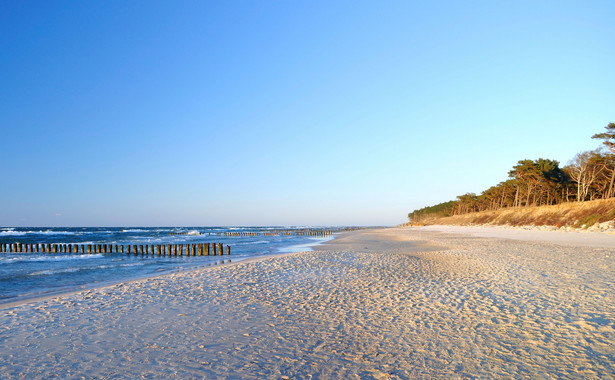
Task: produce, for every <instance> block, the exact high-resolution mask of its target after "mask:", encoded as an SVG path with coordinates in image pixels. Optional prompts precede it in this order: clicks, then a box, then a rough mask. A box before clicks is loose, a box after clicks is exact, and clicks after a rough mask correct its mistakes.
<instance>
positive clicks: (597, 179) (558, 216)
mask: <svg viewBox="0 0 615 380" xmlns="http://www.w3.org/2000/svg"><path fill="white" fill-rule="evenodd" d="M604 128H605V132H603V133H597V134H595V135H593V136H592V138H593V139H596V140H599V141H601V144H600V146H599V147H597V148H596V149H594V150H590V151H584V152H580V153H578V154H576V155H575V156H574V157H573V158H572V159H571V160H570V161H569V162H568V163H567V164H566V166H564V167H560V163H559V162H558V161H556V160H551V159H543V158H539V159H536V160H530V159H524V160H519V161H518V162H517V164H516V165H514V166H513V167H512V169H511V170H510V171H509V172H508V179H507V180H506V181H503V182H500V183H499V184H497V185H495V186H492V187H490V188H488V189H487V190H485V191H483V192H482V193H481V194H478V195H477V194H475V193H466V194H463V195H459V196H457V199H456V200H452V201H448V202H444V203H440V204H437V205H434V206H429V207H424V208H422V209H418V210H414V211H412V212H411V213H409V214H408V219H409V223H410V224H421V223H434V222H435V221H436V220H438V221H439V222H445V221H444V220H442V218H450V217H456V220H457V221H458V222H460V221H461V220H465V221H466V222H465V223H493V224H511V225H521V224H535V225H542V224H548V225H557V226H563V225H566V226H573V225H574V226H590V225H594V224H595V223H600V222H604V221H606V220H614V219H615V200H614V199H612V198H613V197H614V195H615V123H609V124H608V125H607V126H606V127H604ZM598 200H610V202H594V201H598ZM586 202H593V203H591V205H596V207H593V206H592V207H590V206H589V204H585V203H586ZM573 203H583V204H585V205H584V206H574V205H573ZM541 206H562V207H560V208H559V209H561V210H564V209H572V208H575V209H577V211H578V212H577V213H573V214H574V215H575V216H574V217H573V214H570V213H569V212H556V211H555V210H556V209H555V208H552V207H551V208H545V209H544V210H551V211H544V212H542V211H541V212H539V213H538V214H540V215H542V216H540V217H537V218H534V219H532V218H531V217H529V215H532V214H534V213H535V210H537V209H538V208H540V207H541ZM564 206H565V207H564ZM530 209H531V210H533V211H529V210H530ZM504 210H508V211H506V212H503V211H504ZM561 210H560V211H561ZM464 215H472V216H471V217H463V218H462V217H461V216H464ZM502 215H508V216H507V217H502ZM512 215H517V216H515V217H513V216H512ZM547 215H550V216H548V217H547ZM585 219H587V220H585ZM594 219H595V220H594ZM447 221H448V222H450V223H452V224H457V223H454V222H453V219H450V220H449V219H447Z"/></svg>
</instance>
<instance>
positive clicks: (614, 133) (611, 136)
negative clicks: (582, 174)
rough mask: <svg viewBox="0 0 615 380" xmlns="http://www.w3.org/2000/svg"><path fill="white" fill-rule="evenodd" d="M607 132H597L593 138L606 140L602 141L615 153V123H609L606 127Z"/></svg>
mask: <svg viewBox="0 0 615 380" xmlns="http://www.w3.org/2000/svg"><path fill="white" fill-rule="evenodd" d="M604 129H606V132H603V133H596V134H595V135H593V136H592V139H600V140H604V141H603V142H602V143H603V144H604V145H606V146H607V147H608V148H609V149H610V150H611V152H613V153H615V123H609V125H607V126H606V127H604Z"/></svg>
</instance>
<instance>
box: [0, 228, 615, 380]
mask: <svg viewBox="0 0 615 380" xmlns="http://www.w3.org/2000/svg"><path fill="white" fill-rule="evenodd" d="M613 238H615V237H613ZM526 240H527V239H526ZM526 240H511V239H501V238H495V237H477V236H473V235H470V234H468V233H464V232H457V233H453V231H447V230H445V229H441V230H439V231H429V230H421V229H383V230H363V231H355V232H350V233H344V234H342V235H341V236H340V237H339V238H337V239H336V240H334V241H332V242H330V243H329V244H326V245H323V246H319V247H318V249H319V251H315V252H305V253H295V254H290V255H285V256H279V257H269V258H264V259H259V260H254V261H250V262H240V263H236V264H231V265H227V266H220V267H212V268H204V269H200V270H196V271H192V272H183V273H174V274H171V275H166V276H162V277H157V278H152V279H144V280H138V281H133V282H129V283H123V284H118V285H113V286H109V287H105V288H100V289H92V290H88V291H84V292H80V293H74V294H69V295H65V296H61V297H55V298H51V299H45V300H38V301H35V302H30V303H25V304H22V305H16V306H12V307H6V308H4V309H2V310H0V378H50V377H58V378H81V377H84V378H167V377H174V378H248V379H249V378H254V379H262V378H311V377H315V378H353V377H355V378H376V379H385V378H433V377H437V378H521V377H528V378H551V377H553V378H614V377H615V349H613V347H615V296H614V294H615V292H614V291H613V289H615V287H614V286H615V261H614V257H615V252H614V250H613V248H612V247H611V246H609V245H608V244H607V243H605V244H602V245H598V246H584V245H583V244H581V245H579V244H560V243H559V242H558V241H557V239H551V241H526ZM547 240H548V239H547Z"/></svg>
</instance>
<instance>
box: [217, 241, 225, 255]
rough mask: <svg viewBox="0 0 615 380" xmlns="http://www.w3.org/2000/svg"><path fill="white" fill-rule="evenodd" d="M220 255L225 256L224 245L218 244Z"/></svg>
mask: <svg viewBox="0 0 615 380" xmlns="http://www.w3.org/2000/svg"><path fill="white" fill-rule="evenodd" d="M218 255H220V256H222V255H224V246H223V245H222V243H218Z"/></svg>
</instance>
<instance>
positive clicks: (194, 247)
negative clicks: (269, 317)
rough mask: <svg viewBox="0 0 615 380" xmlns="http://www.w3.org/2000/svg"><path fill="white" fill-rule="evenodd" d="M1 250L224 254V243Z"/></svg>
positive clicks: (1, 248) (5, 247)
mask: <svg viewBox="0 0 615 380" xmlns="http://www.w3.org/2000/svg"><path fill="white" fill-rule="evenodd" d="M0 252H7V253H73V254H94V253H126V254H128V255H130V254H134V255H135V256H138V255H142V256H146V255H151V256H184V255H185V256H210V255H211V256H222V255H224V245H223V244H222V243H217V244H216V243H197V244H166V245H164V244H162V245H161V244H157V245H153V244H146V245H118V244H23V243H11V244H0ZM226 254H227V255H230V254H231V247H230V246H228V245H227V246H226Z"/></svg>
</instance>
